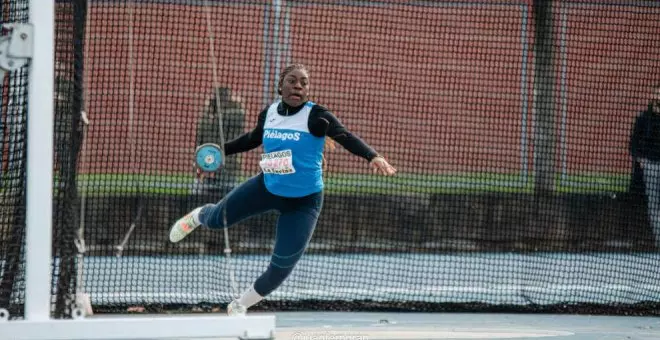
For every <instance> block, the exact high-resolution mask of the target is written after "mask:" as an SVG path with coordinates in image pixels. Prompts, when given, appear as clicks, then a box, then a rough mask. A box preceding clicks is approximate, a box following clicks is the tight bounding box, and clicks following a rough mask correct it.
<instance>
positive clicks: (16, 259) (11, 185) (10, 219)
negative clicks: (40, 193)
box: [0, 0, 29, 319]
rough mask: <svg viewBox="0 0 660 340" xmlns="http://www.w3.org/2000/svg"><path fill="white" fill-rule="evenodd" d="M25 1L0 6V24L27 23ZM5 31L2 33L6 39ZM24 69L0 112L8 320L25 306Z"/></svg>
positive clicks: (2, 269) (0, 239) (1, 238)
mask: <svg viewBox="0 0 660 340" xmlns="http://www.w3.org/2000/svg"><path fill="white" fill-rule="evenodd" d="M28 10H29V8H28V1H16V0H12V1H2V2H0V15H1V18H2V23H3V24H8V23H26V22H28V15H29V13H28ZM9 34H10V31H9V27H7V29H3V31H2V36H3V38H8V37H9ZM27 89H28V68H27V67H22V68H19V69H18V70H16V71H11V72H7V73H6V75H5V78H4V81H3V85H2V97H1V98H2V99H1V100H2V107H1V108H0V114H1V117H0V133H1V134H2V136H1V137H0V159H1V160H2V167H1V168H0V171H1V175H0V209H1V210H0V308H5V309H7V310H8V312H9V315H10V318H11V319H17V318H21V317H22V316H23V304H24V302H25V266H24V264H25V258H24V256H25V249H24V245H25V203H26V202H25V189H26V186H25V184H26V182H25V169H26V159H27V153H26V151H27V100H28V96H27Z"/></svg>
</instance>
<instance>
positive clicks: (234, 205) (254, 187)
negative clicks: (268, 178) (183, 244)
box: [170, 174, 278, 242]
mask: <svg viewBox="0 0 660 340" xmlns="http://www.w3.org/2000/svg"><path fill="white" fill-rule="evenodd" d="M277 200H278V198H277V197H276V196H274V195H273V194H271V193H270V192H268V190H266V186H265V185H264V181H263V174H259V175H257V176H254V177H252V178H251V179H249V180H247V181H245V182H243V183H242V184H241V185H239V186H237V187H236V188H234V190H232V191H231V192H229V193H228V194H227V196H225V197H224V198H223V199H222V200H221V201H220V202H218V203H216V204H206V205H204V206H201V207H198V208H195V209H194V210H193V211H191V212H190V213H188V214H186V216H184V217H182V218H181V219H179V220H178V221H177V222H176V223H175V224H174V226H172V229H171V230H170V241H171V242H179V241H181V240H183V239H184V238H185V237H186V236H188V235H189V234H190V233H192V232H193V231H194V230H195V229H196V228H197V227H199V226H205V227H207V228H210V229H218V228H223V227H227V228H229V227H231V226H232V225H234V224H236V223H238V222H240V221H242V220H244V219H246V218H248V217H250V216H253V215H256V214H259V213H262V212H265V211H268V210H272V209H275V208H276V203H277Z"/></svg>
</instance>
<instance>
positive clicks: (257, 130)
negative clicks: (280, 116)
mask: <svg viewBox="0 0 660 340" xmlns="http://www.w3.org/2000/svg"><path fill="white" fill-rule="evenodd" d="M266 112H268V108H266V109H264V110H263V111H261V113H259V119H257V126H255V127H254V129H252V130H251V131H249V132H246V133H245V134H243V135H242V136H240V137H237V138H236V139H234V140H232V141H229V142H227V143H226V144H225V156H229V155H233V154H236V153H241V152H246V151H250V150H252V149H254V148H256V147H258V146H259V145H261V143H262V138H263V134H264V123H265V122H266Z"/></svg>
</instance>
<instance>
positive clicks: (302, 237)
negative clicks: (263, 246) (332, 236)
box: [230, 193, 323, 309]
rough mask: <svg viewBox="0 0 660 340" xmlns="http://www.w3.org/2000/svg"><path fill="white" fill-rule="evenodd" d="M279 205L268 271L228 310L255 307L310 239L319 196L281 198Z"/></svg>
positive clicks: (286, 273)
mask: <svg viewBox="0 0 660 340" xmlns="http://www.w3.org/2000/svg"><path fill="white" fill-rule="evenodd" d="M282 205H283V206H282V207H281V208H280V216H279V218H278V220H277V229H276V234H275V247H274V249H273V254H272V256H271V261H270V264H269V265H268V268H267V269H266V271H265V272H264V273H263V274H262V275H261V276H260V277H259V278H258V279H257V280H256V282H255V283H254V286H253V287H251V288H250V289H249V290H248V291H246V292H245V293H243V295H242V296H241V298H240V299H239V300H238V301H235V302H233V303H232V304H231V305H230V308H232V307H236V305H238V306H239V307H243V308H245V309H247V308H249V307H251V306H253V305H255V304H257V303H258V302H259V301H261V300H262V299H263V298H264V297H265V296H267V295H268V294H270V293H271V292H272V291H274V290H275V289H277V288H278V287H279V286H280V285H281V284H282V282H284V280H285V279H286V278H287V277H288V276H289V274H291V272H292V271H293V268H294V267H295V265H296V264H297V263H298V260H300V257H301V256H302V255H303V253H304V252H305V250H306V249H307V245H308V244H309V241H310V239H311V238H312V234H313V233H314V229H315V228H316V222H317V221H318V217H319V214H320V212H321V207H322V205H323V194H322V193H318V194H314V195H310V196H306V197H303V198H296V199H285V200H284V202H283V204H282Z"/></svg>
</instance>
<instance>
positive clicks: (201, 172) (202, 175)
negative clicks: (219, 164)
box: [193, 164, 215, 182]
mask: <svg viewBox="0 0 660 340" xmlns="http://www.w3.org/2000/svg"><path fill="white" fill-rule="evenodd" d="M193 167H194V168H195V175H196V176H197V179H198V180H200V181H202V182H203V181H204V179H205V178H215V172H207V171H204V170H202V169H200V168H199V167H198V166H197V165H196V164H193Z"/></svg>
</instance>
